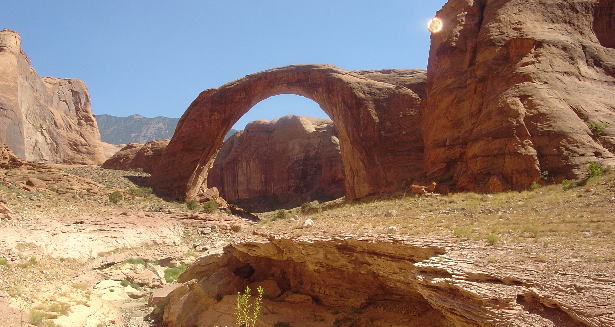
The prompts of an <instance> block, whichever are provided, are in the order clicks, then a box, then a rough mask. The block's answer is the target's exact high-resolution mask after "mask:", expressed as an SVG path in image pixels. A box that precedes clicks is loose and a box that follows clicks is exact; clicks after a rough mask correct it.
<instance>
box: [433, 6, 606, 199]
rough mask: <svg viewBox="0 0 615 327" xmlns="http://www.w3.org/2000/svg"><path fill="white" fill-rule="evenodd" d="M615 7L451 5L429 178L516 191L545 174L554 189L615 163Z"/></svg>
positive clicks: (438, 38)
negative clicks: (596, 127) (593, 166)
mask: <svg viewBox="0 0 615 327" xmlns="http://www.w3.org/2000/svg"><path fill="white" fill-rule="evenodd" d="M613 4H614V2H613V1H612V0H600V1H598V0H578V1H565V0H560V1H541V0H529V1H528V0H496V1H486V0H458V1H449V2H448V3H447V4H446V5H445V6H444V8H442V10H440V11H439V12H438V13H437V17H439V18H440V19H442V21H443V22H444V29H443V30H442V32H440V33H435V34H433V35H432V44H431V50H430V57H429V68H428V83H427V91H426V93H427V94H426V100H425V101H423V120H422V126H423V139H424V142H425V169H426V173H427V175H428V176H429V177H430V178H433V179H434V180H437V181H439V182H442V183H446V184H448V185H451V186H454V188H455V189H456V190H458V191H464V190H477V191H503V190H509V189H516V190H521V189H527V188H528V187H529V186H530V184H531V183H532V182H535V181H538V180H539V179H540V173H541V172H546V171H548V172H549V176H551V177H553V178H554V179H553V181H554V182H559V181H561V180H562V179H564V178H575V177H579V176H581V175H584V174H585V173H586V169H587V165H588V164H589V163H590V162H593V161H596V162H602V163H605V164H609V163H610V164H613V163H615V111H614V108H615V48H614V47H613V44H614V43H615V33H613V24H614V23H613V22H614V21H615V18H614V17H615V9H614V8H615V6H614V5H613ZM592 124H603V125H601V126H603V127H601V128H600V129H601V131H600V133H596V132H595V131H594V132H592V130H591V129H590V127H588V126H591V125H592ZM607 124H610V125H607ZM598 134H600V135H598Z"/></svg>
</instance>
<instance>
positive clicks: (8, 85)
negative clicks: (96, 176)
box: [0, 30, 104, 164]
mask: <svg viewBox="0 0 615 327" xmlns="http://www.w3.org/2000/svg"><path fill="white" fill-rule="evenodd" d="M2 143H4V144H6V145H8V147H9V148H11V149H12V150H13V152H15V154H16V155H17V156H19V157H20V158H22V159H25V160H28V161H37V162H38V161H46V162H61V163H77V164H99V163H101V162H102V161H103V160H104V156H103V151H102V145H101V142H100V134H99V132H98V127H97V125H96V120H94V116H93V114H92V110H91V108H90V96H89V93H88V90H87V87H86V85H85V83H83V82H82V81H80V80H77V79H58V78H53V77H43V78H41V77H39V76H38V74H37V73H36V71H34V69H33V68H32V67H31V65H30V60H29V59H28V57H27V56H26V54H25V53H24V52H23V50H22V49H21V38H20V36H19V34H17V33H16V32H14V31H11V30H2V31H0V144H2Z"/></svg>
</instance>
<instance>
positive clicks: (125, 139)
mask: <svg viewBox="0 0 615 327" xmlns="http://www.w3.org/2000/svg"><path fill="white" fill-rule="evenodd" d="M94 116H95V117H96V121H97V122H98V129H99V130H100V137H101V139H102V141H103V142H106V143H110V144H128V143H147V142H149V141H154V140H168V139H170V138H172V137H173V133H175V128H176V127H177V123H178V122H179V118H169V117H163V116H158V117H154V118H147V117H144V116H141V115H138V114H135V115H130V116H128V117H117V116H112V115H106V114H104V115H94ZM235 132H236V131H235V130H233V129H231V130H230V131H229V133H228V134H227V136H226V137H227V138H228V137H229V136H230V135H232V134H234V133H235Z"/></svg>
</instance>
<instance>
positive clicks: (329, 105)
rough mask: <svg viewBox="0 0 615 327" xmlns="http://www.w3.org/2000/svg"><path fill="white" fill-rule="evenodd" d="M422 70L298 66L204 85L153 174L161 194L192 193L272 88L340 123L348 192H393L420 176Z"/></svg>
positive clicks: (189, 195)
mask: <svg viewBox="0 0 615 327" xmlns="http://www.w3.org/2000/svg"><path fill="white" fill-rule="evenodd" d="M424 81H425V73H424V71H422V70H386V71H355V72H353V71H347V70H343V69H339V68H336V67H333V66H326V65H297V66H288V67H282V68H276V69H271V70H267V71H264V72H261V73H257V74H253V75H248V76H246V77H244V78H242V79H240V80H237V81H235V82H231V83H228V84H226V85H223V86H222V87H220V88H218V89H210V90H207V91H204V92H202V93H201V94H200V95H199V97H198V98H197V99H196V100H194V102H193V103H192V104H191V105H190V107H189V108H188V110H187V111H186V113H184V115H183V116H182V118H181V119H180V122H179V124H178V127H177V130H176V132H175V135H174V136H173V138H172V139H171V142H170V143H169V146H168V147H167V148H166V149H165V151H164V153H163V156H162V160H161V162H160V165H159V166H158V167H157V168H156V170H154V172H153V173H152V180H153V185H154V186H155V188H156V190H157V191H158V192H160V193H165V194H169V195H173V196H175V197H178V198H194V197H195V196H196V194H197V193H198V191H199V189H200V188H201V187H207V186H208V185H209V184H208V183H206V180H207V172H208V170H209V168H210V167H211V166H212V164H213V162H214V158H215V155H216V153H217V152H218V150H219V149H220V148H221V147H222V141H223V139H224V136H225V135H226V133H227V131H228V130H229V129H230V128H231V126H232V125H233V124H234V123H235V122H236V121H237V120H238V119H239V118H240V117H241V116H242V115H243V114H244V113H246V112H247V111H248V110H249V109H250V108H251V107H252V106H254V105H255V104H256V103H258V102H259V101H261V100H263V99H266V98H269V97H271V96H274V95H278V94H283V93H293V94H297V95H301V96H305V97H307V98H310V99H312V100H314V101H315V102H317V103H318V104H320V106H321V107H322V109H323V110H324V111H325V112H326V113H327V114H328V115H329V116H330V117H331V118H332V120H333V121H334V122H335V125H336V128H337V129H338V133H339V141H340V149H341V154H342V161H343V163H344V174H345V176H346V179H345V189H346V196H347V197H348V198H350V199H354V198H357V197H363V196H366V195H369V194H377V193H381V192H391V191H396V190H399V189H401V188H402V185H404V183H406V185H407V183H408V181H409V180H414V179H420V178H421V176H422V172H423V167H422V165H423V160H422V157H423V150H422V141H421V135H420V112H419V105H420V100H421V94H422V92H423V90H424Z"/></svg>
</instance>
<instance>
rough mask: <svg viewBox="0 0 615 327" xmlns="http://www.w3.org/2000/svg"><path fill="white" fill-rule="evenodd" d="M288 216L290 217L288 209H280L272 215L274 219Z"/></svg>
mask: <svg viewBox="0 0 615 327" xmlns="http://www.w3.org/2000/svg"><path fill="white" fill-rule="evenodd" d="M288 217H290V213H288V211H286V210H284V209H280V210H278V211H276V213H275V216H274V220H278V219H287V218H288Z"/></svg>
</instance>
